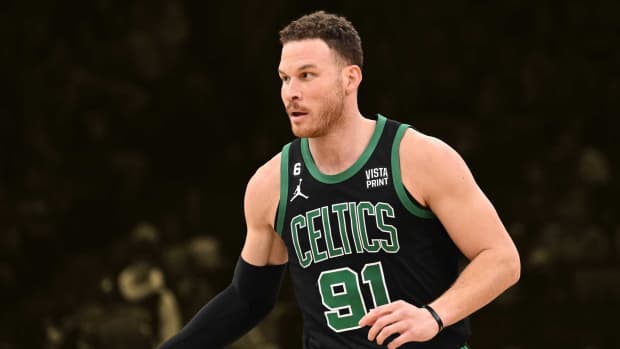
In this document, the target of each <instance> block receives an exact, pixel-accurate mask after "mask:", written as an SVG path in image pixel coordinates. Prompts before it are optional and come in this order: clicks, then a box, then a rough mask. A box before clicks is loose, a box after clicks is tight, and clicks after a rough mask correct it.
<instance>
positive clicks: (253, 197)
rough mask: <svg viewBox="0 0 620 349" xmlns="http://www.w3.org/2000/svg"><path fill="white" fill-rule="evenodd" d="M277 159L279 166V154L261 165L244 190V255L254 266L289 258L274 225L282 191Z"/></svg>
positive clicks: (275, 262)
mask: <svg viewBox="0 0 620 349" xmlns="http://www.w3.org/2000/svg"><path fill="white" fill-rule="evenodd" d="M276 160H277V161H276ZM276 163H277V165H278V166H277V167H279V159H278V158H275V159H272V161H270V162H269V163H267V164H266V165H265V166H263V167H262V168H261V169H259V170H258V171H257V172H256V174H254V176H253V177H252V179H250V182H249V183H248V186H247V189H246V193H245V199H244V211H245V218H246V224H247V234H246V238H245V243H244V245H243V249H242V251H241V257H242V258H243V259H244V260H245V261H246V262H248V263H250V264H252V265H255V266H264V265H278V264H284V263H286V262H287V260H288V254H287V251H286V246H285V244H284V242H283V241H282V239H281V238H280V236H279V235H278V234H277V233H276V231H275V230H274V227H273V224H274V219H275V214H276V209H277V206H278V201H279V194H280V191H279V172H277V171H276V169H274V167H276V166H275V165H276Z"/></svg>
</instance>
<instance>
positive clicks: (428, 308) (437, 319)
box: [422, 304, 443, 332]
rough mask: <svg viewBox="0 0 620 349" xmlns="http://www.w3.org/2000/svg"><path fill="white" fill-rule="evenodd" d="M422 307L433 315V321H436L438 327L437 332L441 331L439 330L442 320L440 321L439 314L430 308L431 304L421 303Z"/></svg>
mask: <svg viewBox="0 0 620 349" xmlns="http://www.w3.org/2000/svg"><path fill="white" fill-rule="evenodd" d="M422 308H424V309H426V310H428V312H429V313H431V315H433V318H435V321H437V327H439V331H437V332H441V330H443V321H441V318H440V317H439V314H437V312H436V311H435V309H433V308H431V306H430V305H428V304H426V305H423V306H422Z"/></svg>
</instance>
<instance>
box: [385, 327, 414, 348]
mask: <svg viewBox="0 0 620 349" xmlns="http://www.w3.org/2000/svg"><path fill="white" fill-rule="evenodd" d="M407 342H410V340H409V337H408V335H407V332H406V331H405V332H401V334H400V336H398V337H396V338H394V340H393V341H391V342H390V344H388V349H396V348H398V347H400V346H401V345H403V344H405V343H407Z"/></svg>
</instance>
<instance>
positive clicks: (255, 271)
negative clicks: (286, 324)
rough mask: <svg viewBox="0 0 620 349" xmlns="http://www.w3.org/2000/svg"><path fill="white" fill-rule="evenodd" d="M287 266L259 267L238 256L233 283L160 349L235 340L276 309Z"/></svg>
mask: <svg viewBox="0 0 620 349" xmlns="http://www.w3.org/2000/svg"><path fill="white" fill-rule="evenodd" d="M285 266H286V264H283V265H274V266H270V265H268V266H264V267H257V266H253V265H251V264H248V263H247V262H245V261H244V260H243V259H242V258H241V257H239V261H238V262H237V266H236V267H235V273H234V275H233V280H232V282H231V284H230V285H229V286H228V287H227V288H226V289H224V290H223V291H222V292H220V293H219V294H218V295H217V296H215V297H214V298H213V299H211V301H209V303H207V304H206V305H205V306H204V307H202V309H200V311H198V313H197V314H196V315H195V316H194V318H193V319H191V320H190V321H189V322H188V323H187V325H185V327H183V329H181V331H180V332H179V333H178V334H177V335H175V336H174V337H172V338H171V339H169V340H168V341H166V342H165V343H164V344H162V345H161V346H160V347H159V349H202V348H221V347H224V346H225V345H227V344H230V343H232V342H233V341H234V340H236V339H237V338H239V337H241V336H242V335H243V334H245V333H246V332H248V331H249V330H251V329H252V328H253V327H254V326H256V324H258V323H259V322H260V321H261V320H262V319H263V318H264V317H265V316H267V314H269V312H270V311H271V309H273V307H274V305H275V303H276V299H277V297H278V293H279V291H280V284H281V283H282V277H283V276H284V269H285Z"/></svg>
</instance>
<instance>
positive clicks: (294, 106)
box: [285, 102, 308, 112]
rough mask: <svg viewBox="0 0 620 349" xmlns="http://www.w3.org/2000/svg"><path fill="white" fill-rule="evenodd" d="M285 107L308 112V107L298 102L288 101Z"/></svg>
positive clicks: (288, 109)
mask: <svg viewBox="0 0 620 349" xmlns="http://www.w3.org/2000/svg"><path fill="white" fill-rule="evenodd" d="M285 107H286V110H287V111H290V110H295V111H301V112H307V111H308V110H307V109H306V108H304V107H302V106H301V105H300V104H299V103H297V102H290V103H287V104H286V106H285Z"/></svg>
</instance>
